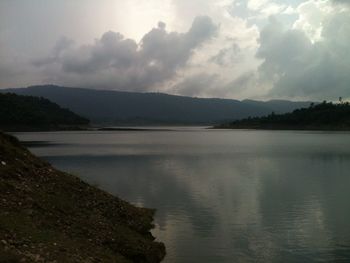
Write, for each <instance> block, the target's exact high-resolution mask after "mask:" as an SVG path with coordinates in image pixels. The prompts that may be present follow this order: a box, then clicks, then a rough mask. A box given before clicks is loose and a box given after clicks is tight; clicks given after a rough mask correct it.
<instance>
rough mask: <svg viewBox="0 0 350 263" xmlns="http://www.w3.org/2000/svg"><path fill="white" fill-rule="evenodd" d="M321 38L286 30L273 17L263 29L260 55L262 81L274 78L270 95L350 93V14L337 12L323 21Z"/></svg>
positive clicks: (324, 96) (320, 96) (321, 96)
mask: <svg viewBox="0 0 350 263" xmlns="http://www.w3.org/2000/svg"><path fill="white" fill-rule="evenodd" d="M321 37H322V39H321V40H320V41H316V42H314V43H313V42H311V40H310V39H309V38H308V37H307V36H306V35H305V33H303V32H302V31H299V30H294V29H291V30H284V29H283V27H282V26H281V25H280V24H279V23H278V22H277V21H276V20H274V19H270V22H269V24H268V25H267V26H266V27H265V28H264V29H263V30H262V31H261V34H260V47H259V50H258V52H257V57H258V58H261V59H262V60H263V63H262V65H261V66H260V69H259V72H260V77H261V81H262V82H263V81H272V82H273V85H274V86H273V89H272V90H271V92H270V95H271V96H275V97H280V96H284V97H310V98H317V99H335V98H338V97H339V96H344V97H346V96H350V89H349V83H350V75H349V72H350V55H349V52H347V50H349V48H350V42H349V41H348V40H349V39H350V15H349V13H348V12H343V13H338V14H336V15H334V16H332V17H330V18H329V19H328V20H327V21H326V23H324V25H323V30H322V36H321Z"/></svg>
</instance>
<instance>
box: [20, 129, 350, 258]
mask: <svg viewBox="0 0 350 263" xmlns="http://www.w3.org/2000/svg"><path fill="white" fill-rule="evenodd" d="M16 136H18V137H19V138H20V139H21V140H24V141H28V142H29V143H28V145H29V146H31V150H32V151H33V152H34V153H35V154H37V155H39V156H41V157H44V158H45V159H47V160H48V161H50V162H51V163H52V164H53V165H54V166H56V167H58V168H60V169H63V170H65V171H69V172H72V173H74V174H76V175H78V176H79V177H81V178H82V179H84V180H86V181H88V182H89V183H92V184H94V185H96V186H98V187H100V188H102V189H104V190H107V191H108V192H110V193H112V194H115V195H118V196H120V197H121V198H124V199H126V200H128V201H130V202H132V203H134V204H137V205H142V206H146V207H153V208H157V214H156V219H155V221H156V222H155V223H156V229H155V230H154V231H153V233H154V235H155V236H156V237H157V239H159V240H161V241H163V242H164V243H165V244H166V247H167V253H168V254H167V257H166V260H165V262H330V261H333V262H350V204H349V200H350V191H349V189H350V134H349V133H336V132H333V133H327V132H306V131H249V130H235V131H227V130H206V129H200V128H193V129H189V128H186V129H174V130H169V129H167V130H164V131H160V130H150V131H100V132H49V133H18V134H16Z"/></svg>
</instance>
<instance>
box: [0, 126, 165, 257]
mask: <svg viewBox="0 0 350 263" xmlns="http://www.w3.org/2000/svg"><path fill="white" fill-rule="evenodd" d="M154 212H155V211H154V210H152V209H146V208H138V207H135V206H133V205H131V204H129V203H127V202H125V201H123V200H121V199H119V198H117V197H115V196H112V195H110V194H108V193H106V192H104V191H102V190H99V189H97V188H95V187H93V186H90V185H88V184H86V183H84V182H82V181H81V180H80V179H79V178H77V177H75V176H73V175H70V174H67V173H64V172H61V171H59V170H56V169H55V168H53V167H52V166H51V165H50V164H48V163H47V162H45V161H43V160H41V159H39V158H37V157H36V156H34V155H33V154H31V153H30V152H29V151H28V150H27V149H25V148H24V147H23V146H22V145H21V144H20V143H19V142H18V140H17V139H15V138H14V137H12V136H10V135H6V134H3V133H0V262H1V263H5V262H6V263H10V262H57V263H59V262H64V263H70V262H88V263H90V262H91V263H92V262H160V261H161V260H162V259H163V258H164V256H165V247H164V245H163V244H162V243H160V242H156V241H154V237H153V236H152V234H151V233H150V230H151V229H152V227H153V224H152V221H153V215H154Z"/></svg>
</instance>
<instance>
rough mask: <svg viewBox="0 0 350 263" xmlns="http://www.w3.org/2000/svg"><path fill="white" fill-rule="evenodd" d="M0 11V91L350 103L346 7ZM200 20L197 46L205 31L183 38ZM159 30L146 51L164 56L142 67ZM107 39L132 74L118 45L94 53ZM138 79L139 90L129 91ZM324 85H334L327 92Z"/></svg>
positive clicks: (117, 3) (170, 4) (10, 4)
mask: <svg viewBox="0 0 350 263" xmlns="http://www.w3.org/2000/svg"><path fill="white" fill-rule="evenodd" d="M0 10H1V11H0V44H1V49H0V58H1V61H0V70H1V71H0V87H2V88H5V87H15V86H27V85H31V84H38V83H47V82H51V83H55V84H61V85H69V86H90V87H92V88H108V89H124V90H125V89H126V90H138V91H140V90H143V91H160V92H168V93H175V94H182V95H193V96H202V97H212V96H213V97H230V98H265V99H268V98H291V99H293V98H298V99H300V98H305V99H334V97H338V96H343V97H349V96H350V91H349V89H348V88H347V87H346V84H345V83H347V82H348V81H349V79H348V77H347V75H348V74H346V72H348V71H347V70H349V69H350V62H349V61H350V59H347V56H348V55H347V53H346V52H345V50H348V48H350V46H349V45H350V44H349V41H348V40H347V39H349V38H350V36H349V33H348V32H350V30H349V26H348V25H349V20H350V18H349V14H350V11H349V4H347V3H346V1H341V0H333V1H331V0H306V1H303V0H275V1H272V0H264V1H256V0H249V1H243V0H221V1H215V0H193V1H187V0H152V1H141V0H125V1H121V0H104V1H98V2H96V1H92V0H87V1H80V0H78V1H74V2H72V1H50V2H48V1H26V2H24V1H19V0H14V1H4V2H1V3H0ZM203 16H204V17H208V18H210V19H211V21H212V24H213V25H215V26H216V27H217V30H216V32H215V33H213V34H211V35H210V36H209V35H208V37H206V38H204V39H203V38H201V37H202V36H203V34H204V32H209V31H208V30H210V25H209V24H205V23H204V24H202V25H201V26H199V27H198V30H199V31H198V32H197V33H195V32H192V33H189V32H190V30H191V27H192V24H193V21H195V20H196V18H198V17H203ZM159 21H161V25H162V27H163V29H164V30H165V32H166V34H169V35H168V37H166V38H162V37H163V36H162V37H161V35H162V34H163V33H162V34H161V33H157V34H158V35H157V34H153V33H152V34H153V35H152V37H153V39H152V41H151V42H149V43H152V45H159V44H160V43H162V46H159V47H158V50H157V46H152V48H153V49H154V51H152V52H153V53H152V55H151V56H150V57H147V60H145V59H146V57H145V56H146V55H145V54H144V52H145V51H144V46H143V43H144V38H145V37H146V36H147V35H148V34H149V33H151V32H153V31H152V28H153V30H154V29H157V28H159V26H158V24H159V23H158V22H159ZM273 21H274V22H273ZM109 31H112V32H115V34H116V35H121V36H122V38H123V39H124V40H127V41H126V42H123V43H134V44H132V45H136V46H135V48H136V50H137V53H135V56H136V57H135V58H133V62H132V63H133V64H132V65H133V66H132V67H131V66H130V65H129V64H126V63H125V61H123V60H120V59H121V57H120V55H118V56H117V55H113V54H120V52H121V50H120V48H121V46H120V45H119V44H118V42H113V41H114V40H112V42H113V43H111V45H109V46H108V47H107V46H101V47H98V45H100V44H99V43H100V42H99V41H100V40H101V36H102V35H104V34H105V33H106V32H109ZM157 32H158V31H157ZM159 32H161V31H159ZM187 33H189V34H190V35H189V36H191V35H192V36H193V37H195V38H198V39H195V38H193V39H190V38H187V40H186V41H192V42H191V43H196V44H194V45H192V44H189V43H190V42H188V43H187V44H185V42H181V41H185V40H184V39H186V38H183V36H184V35H186V34H187ZM164 36H166V35H164ZM347 37H349V38H347ZM157 39H158V40H157ZM180 39H183V40H181V41H180V42H178V41H179V40H180ZM128 41H129V42H128ZM285 41H286V42H285ZM55 43H56V44H55ZM179 43H182V44H179ZM123 45H124V44H123ZM181 45H183V46H181ZM103 48H106V49H103ZM107 48H108V49H107ZM149 48H151V47H149ZM186 48H189V49H186ZM153 49H152V50H153ZM159 49H162V50H163V51H162V50H159ZM94 50H95V51H94ZM96 50H98V53H96V52H97V51H96ZM148 50H149V51H150V50H151V49H148ZM155 50H157V54H156V53H154V52H156V51H155ZM161 51H162V52H161ZM180 51H181V54H182V55H183V56H184V57H183V58H186V59H185V60H179V62H180V61H181V63H175V64H172V63H174V60H173V58H172V59H170V58H171V56H170V54H171V53H173V54H180V53H176V52H180ZM166 52H168V53H166ZM103 54H109V55H110V56H112V57H113V56H114V57H113V58H114V59H115V61H114V62H113V63H114V64H103V63H110V60H108V59H106V58H105V57H103V56H105V55H103ZM182 55H181V56H182ZM181 56H180V58H181ZM68 58H69V61H70V62H69V63H71V64H72V65H78V64H79V63H82V62H81V61H90V62H91V63H92V61H94V63H95V64H94V65H92V64H91V65H89V68H90V69H95V71H91V72H90V74H89V75H87V74H84V73H83V72H79V71H76V70H71V71H69V70H68V69H69V67H68V68H67V63H68V62H67V59H68ZM305 58H307V60H305ZM118 59H119V60H118ZM148 59H149V61H148ZM169 59H170V60H169ZM79 61H80V62H79ZM137 61H138V62H137ZM44 62H46V63H44ZM136 62H137V63H136ZM96 63H98V64H96ZM44 64H45V65H44ZM43 65H44V66H43ZM97 65H98V66H97ZM175 65H176V66H175ZM300 68H301V69H302V72H299V73H298V69H300ZM71 69H73V68H71ZM101 69H103V71H101ZM156 69H157V70H158V71H157V70H156ZM170 69H171V70H170ZM150 70H151V71H150ZM169 70H170V71H169ZM120 72H123V74H120ZM136 72H137V73H136ZM142 72H144V73H142ZM161 73H162V74H164V75H157V74H161ZM133 74H136V75H133ZM140 74H141V75H140ZM142 74H146V75H147V76H148V77H147V81H146V78H140V79H139V81H140V82H135V79H136V80H137V79H138V78H139V77H140V76H142ZM146 75H145V76H146ZM323 76H328V77H327V78H328V79H329V80H332V82H329V81H328V82H327V83H326V84H327V87H326V86H325V83H324V81H323V80H322V77H323Z"/></svg>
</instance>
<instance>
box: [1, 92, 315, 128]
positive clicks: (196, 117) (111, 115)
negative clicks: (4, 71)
mask: <svg viewBox="0 0 350 263" xmlns="http://www.w3.org/2000/svg"><path fill="white" fill-rule="evenodd" d="M0 91H1V92H11V93H15V94H18V95H30V96H39V97H43V98H46V99H49V100H50V101H52V102H54V103H57V104H58V105H60V106H61V107H64V108H68V109H70V110H71V111H73V112H75V113H77V114H79V115H81V116H84V117H86V118H88V119H90V120H91V122H92V123H93V124H104V125H151V124H164V125H166V124H184V125H186V124H203V125H210V124H217V123H223V122H227V121H233V120H238V119H242V118H247V117H249V116H251V117H257V116H264V115H266V114H270V113H271V112H274V113H278V114H280V113H286V112H291V111H293V110H295V109H297V108H303V107H308V106H309V105H310V103H311V102H308V101H303V102H295V101H287V100H270V101H256V100H243V101H239V100H233V99H219V98H193V97H184V96H177V95H169V94H164V93H138V92H125V91H111V90H94V89H86V88H72V87H61V86H56V85H41V86H30V87H27V88H14V89H3V90H0Z"/></svg>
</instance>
